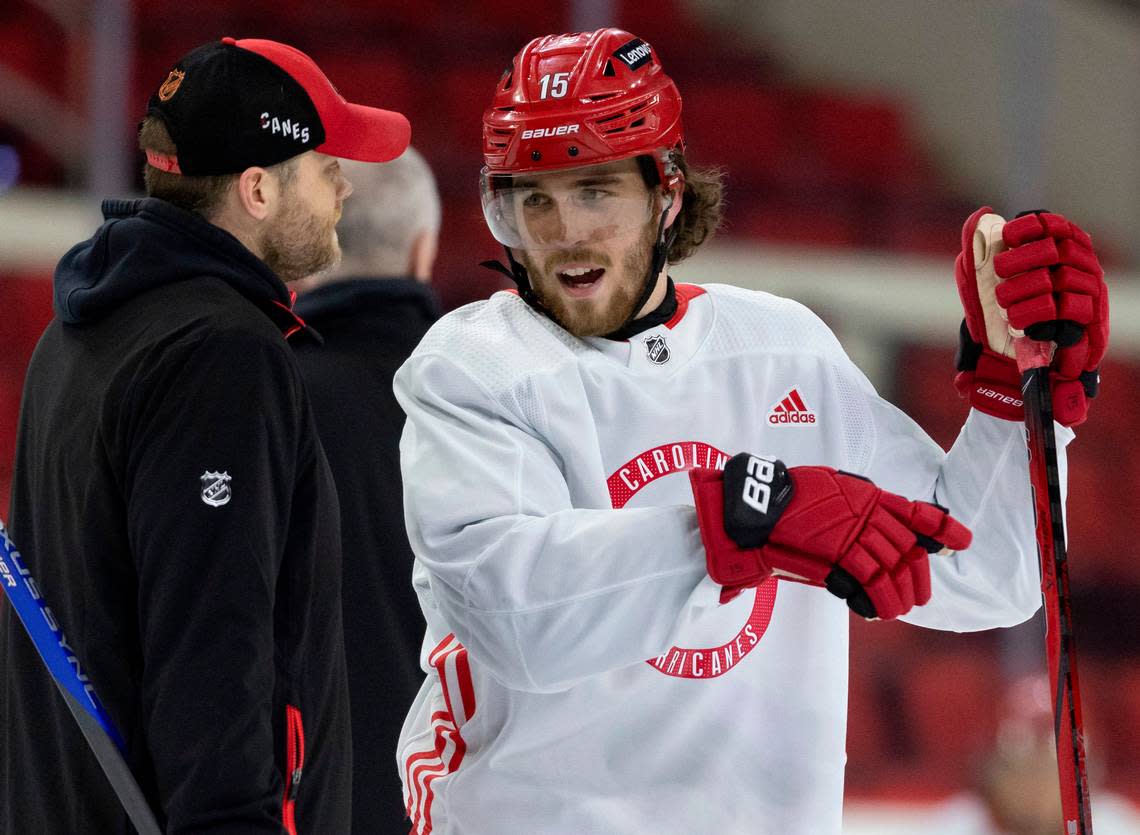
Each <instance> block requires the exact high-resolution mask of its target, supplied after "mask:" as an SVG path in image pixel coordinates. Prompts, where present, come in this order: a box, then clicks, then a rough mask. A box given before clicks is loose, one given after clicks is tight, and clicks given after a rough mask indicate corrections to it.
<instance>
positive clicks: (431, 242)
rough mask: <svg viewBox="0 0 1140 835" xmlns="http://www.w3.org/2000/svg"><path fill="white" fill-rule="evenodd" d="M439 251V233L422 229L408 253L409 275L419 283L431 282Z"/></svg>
mask: <svg viewBox="0 0 1140 835" xmlns="http://www.w3.org/2000/svg"><path fill="white" fill-rule="evenodd" d="M438 249H439V233H438V232H433V231H431V230H430V229H421V230H420V232H419V234H417V235H416V236H415V237H414V238H413V239H412V245H411V247H410V249H409V252H408V275H410V276H412V278H414V279H416V280H417V281H423V282H428V281H431V270H432V267H433V266H434V265H435V256H436V252H437V251H438Z"/></svg>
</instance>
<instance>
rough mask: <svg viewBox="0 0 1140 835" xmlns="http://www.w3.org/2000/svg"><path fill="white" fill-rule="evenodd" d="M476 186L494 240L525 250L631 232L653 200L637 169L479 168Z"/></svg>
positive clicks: (645, 218)
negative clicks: (524, 171) (522, 171)
mask: <svg viewBox="0 0 1140 835" xmlns="http://www.w3.org/2000/svg"><path fill="white" fill-rule="evenodd" d="M595 171H596V170H595ZM480 192H481V194H482V199H483V216H484V217H485V218H486V219H487V226H488V227H489V228H490V230H491V234H492V235H494V236H495V240H497V241H498V242H499V243H501V244H503V245H505V246H509V247H511V248H512V249H524V250H528V251H531V252H536V251H542V250H553V249H563V248H566V247H569V246H575V245H580V244H583V245H584V244H596V243H601V242H603V241H608V240H612V239H614V238H621V237H626V236H630V235H637V234H639V233H641V232H642V231H643V230H644V229H645V226H646V224H647V223H649V222H650V221H651V220H652V219H653V217H654V210H655V208H656V203H657V200H656V192H655V191H651V190H650V189H648V188H647V187H646V186H645V182H644V181H643V180H642V179H641V175H640V174H638V173H636V172H634V173H632V174H631V175H628V176H598V175H597V174H596V173H594V172H592V171H591V170H590V169H585V170H582V171H577V172H561V173H555V174H540V175H533V176H527V175H519V176H517V177H507V176H494V177H492V176H490V175H488V174H487V173H486V172H484V173H483V175H482V177H481V179H480Z"/></svg>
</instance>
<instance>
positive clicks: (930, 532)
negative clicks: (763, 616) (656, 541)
mask: <svg viewBox="0 0 1140 835" xmlns="http://www.w3.org/2000/svg"><path fill="white" fill-rule="evenodd" d="M689 479H690V481H691V483H692V486H693V496H694V499H695V503H696V508H697V521H698V524H699V525H700V529H701V540H702V541H703V542H704V546H705V556H706V564H707V568H708V573H709V576H710V577H712V579H713V580H715V581H716V582H717V583H720V584H721V585H722V586H724V590H723V592H722V593H721V600H722V601H727V600H731V599H732V598H733V597H735V596H736V595H737V594H739V593H740V591H741V589H744V588H750V587H752V586H756V585H759V584H760V583H762V582H763V581H764V580H766V579H767V578H768V577H770V576H773V575H775V576H777V577H783V578H785V579H789V580H795V581H797V582H802V583H807V584H809V585H814V586H821V587H823V588H826V589H827V590H828V591H830V592H831V593H832V594H834V595H836V596H837V597H839V598H841V599H843V600H844V601H846V603H847V605H848V606H849V607H850V608H851V610H852V611H854V612H855V613H856V614H859V615H862V616H863V617H865V618H882V619H883V620H888V619H892V618H897V617H899V616H900V615H903V614H906V613H907V612H908V611H909V610H910V609H911V607H913V606H921V605H922V604H923V603H926V602H927V601H928V600H929V599H930V558H929V554H930V553H933V552H936V551H941V550H942V549H944V548H950V549H953V550H960V549H963V548H967V547H969V545H970V539H971V534H970V531H969V529H967V528H966V527H965V526H964V525H962V524H961V523H960V522H958V521H957V520H956V519H954V518H953V517H951V516H950V515H949V514H948V513H947V512H946V510H945V509H943V508H941V507H939V506H937V505H934V504H930V503H929V502H912V501H909V500H908V499H904V498H903V497H902V496H898V495H895V494H894V493H888V492H887V491H885V490H881V489H879V488H878V487H876V486H875V485H874V484H872V483H871V482H870V481H869V480H868V479H865V478H863V477H862V476H855V475H851V474H849V473H844V472H841V471H839V470H834V469H832V468H830V467H792V468H791V469H789V468H787V467H785V466H784V463H783V462H782V461H779V460H774V459H767V458H761V457H758V456H755V455H749V454H748V453H741V454H740V455H736V456H734V457H733V458H732V459H731V460H730V461H729V462H728V464H727V466H726V467H725V469H724V472H723V473H721V472H718V471H717V470H711V469H695V470H690V472H689Z"/></svg>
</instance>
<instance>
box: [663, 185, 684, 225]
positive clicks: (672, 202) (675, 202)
mask: <svg viewBox="0 0 1140 835" xmlns="http://www.w3.org/2000/svg"><path fill="white" fill-rule="evenodd" d="M663 199H664V204H663V205H665V207H666V208H665V228H666V229H669V228H670V227H671V226H672V225H673V222H674V221H675V220H676V219H677V215H679V214H681V206H682V205H684V202H685V184H684V183H683V182H681V183H678V184H677V185H675V186H674V187H673V188H671V189H668V190H666V191H665V192H664V197H663Z"/></svg>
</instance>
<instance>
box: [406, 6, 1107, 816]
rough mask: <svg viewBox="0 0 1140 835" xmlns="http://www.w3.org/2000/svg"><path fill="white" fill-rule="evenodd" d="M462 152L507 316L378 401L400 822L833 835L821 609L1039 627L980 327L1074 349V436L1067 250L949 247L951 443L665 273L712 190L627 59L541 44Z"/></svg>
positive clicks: (1013, 476)
mask: <svg viewBox="0 0 1140 835" xmlns="http://www.w3.org/2000/svg"><path fill="white" fill-rule="evenodd" d="M483 129H484V159H485V162H486V167H485V168H484V170H483V175H482V199H483V208H484V214H485V216H486V219H487V223H488V225H489V227H490V230H491V232H492V233H493V234H494V236H495V237H496V238H497V239H498V240H499V241H500V242H501V243H503V244H504V245H505V247H506V251H507V259H508V262H509V264H510V267H509V269H508V268H505V267H504V269H507V270H508V272H509V273H510V274H511V275H512V276H513V277H514V278H515V280H516V281H517V283H518V292H517V293H513V292H503V293H497V294H495V295H494V296H493V297H492V298H491V299H489V300H487V301H483V302H479V303H476V304H473V305H469V306H467V307H464V308H462V309H460V310H457V311H455V312H453V313H451V314H450V315H448V316H446V317H444V318H443V319H442V320H441V321H440V322H439V323H438V324H437V325H436V326H435V327H434V328H433V329H432V330H431V331H430V332H429V333H428V335H427V336H426V337H425V339H424V340H423V342H422V343H421V344H420V346H419V348H418V349H417V350H416V352H415V353H414V354H413V356H412V357H411V358H410V359H409V360H408V361H407V363H406V364H405V365H404V366H403V368H402V369H401V370H400V372H399V373H398V374H397V377H396V383H395V385H396V391H397V395H398V397H399V399H400V402H401V404H402V405H403V407H404V409H405V411H406V412H407V415H408V421H407V424H406V427H405V431H404V436H403V439H402V445H401V453H402V469H403V474H404V484H405V507H406V517H407V522H408V526H409V536H410V540H411V543H412V547H413V550H414V552H415V554H416V558H417V560H416V568H415V573H414V583H415V587H416V590H417V592H418V594H419V598H420V603H421V606H422V608H423V611H424V615H425V617H426V620H427V624H428V626H427V636H426V640H425V644H424V649H423V658H422V661H423V666H424V669H425V671H426V672H427V673H428V679H427V681H426V682H425V684H424V686H423V688H422V689H421V691H420V693H419V695H418V697H417V699H416V702H415V704H414V705H413V707H412V709H411V712H410V714H409V716H408V718H407V721H406V722H405V725H404V730H403V733H402V736H401V742H400V748H399V751H398V764H399V768H400V772H401V775H402V779H403V781H404V792H405V798H406V801H407V811H408V814H409V816H410V817H411V819H412V822H413V831H414V832H417V833H428V832H434V833H441V834H442V833H492V832H494V833H508V832H510V833H514V832H542V833H567V834H568V835H569V833H574V835H578V834H579V833H585V832H589V833H612V834H613V835H617V834H618V833H621V834H622V835H628V833H642V832H646V833H647V832H653V833H677V835H682V833H683V834H684V835H691V833H697V832H729V833H750V835H751V834H753V833H772V834H773V835H775V834H776V833H779V835H796V834H797V833H804V834H805V835H806V833H813V835H818V834H819V833H838V832H839V831H840V816H841V807H842V794H843V768H844V759H845V755H844V736H845V720H846V698H847V657H848V651H847V650H848V625H847V624H848V611H847V607H846V606H844V603H843V601H846V602H847V604H848V606H850V608H851V609H853V610H854V611H855V612H857V613H858V614H860V615H862V616H864V617H878V618H884V619H886V618H895V617H901V618H903V619H905V620H907V621H909V622H911V623H915V624H920V625H923V626H928V627H933V628H937V629H947V630H956V631H966V630H977V629H988V628H992V627H998V626H1009V625H1012V624H1016V623H1019V622H1021V621H1023V620H1025V619H1026V618H1028V617H1029V616H1030V615H1031V614H1032V613H1033V612H1034V611H1035V610H1036V608H1037V606H1038V605H1039V592H1038V580H1037V567H1036V556H1035V551H1036V548H1035V541H1034V531H1033V519H1032V510H1031V504H1030V495H1029V479H1028V475H1027V470H1026V455H1025V446H1024V440H1023V436H1022V428H1021V426H1020V425H1019V420H1020V419H1021V407H1020V402H1019V401H1018V400H1017V395H1018V380H1019V375H1018V372H1017V367H1016V364H1015V362H1014V361H1013V360H1012V359H1011V358H1010V356H1009V355H1010V353H1012V347H1011V346H1012V341H1011V339H1010V338H1009V327H1008V326H1007V325H1006V323H1005V322H1004V321H1003V320H1002V318H1001V317H1002V315H1003V313H1002V311H1003V310H1004V311H1006V313H1005V314H1004V315H1008V317H1009V322H1010V324H1012V325H1013V326H1014V327H1018V328H1027V327H1028V328H1030V329H1031V331H1032V332H1034V333H1035V334H1036V335H1038V336H1040V337H1042V338H1047V337H1052V336H1056V337H1057V338H1058V339H1059V340H1060V341H1062V342H1064V343H1065V344H1066V347H1064V348H1061V349H1059V350H1058V352H1057V361H1056V363H1055V368H1056V370H1055V385H1056V388H1057V390H1058V392H1059V400H1058V407H1057V408H1058V415H1059V416H1060V417H1061V418H1062V420H1063V422H1065V423H1076V422H1079V421H1080V420H1081V419H1082V418H1083V416H1084V412H1085V409H1086V408H1087V402H1086V389H1087V390H1088V391H1089V392H1091V391H1092V389H1093V382H1094V380H1095V368H1096V366H1097V364H1098V363H1099V359H1100V355H1101V354H1103V351H1104V339H1105V337H1106V335H1107V296H1106V295H1105V292H1104V285H1103V281H1102V279H1101V275H1100V269H1099V267H1098V266H1097V264H1096V259H1095V256H1094V255H1093V254H1092V250H1091V248H1090V245H1089V241H1088V237H1087V236H1086V235H1084V233H1083V232H1080V230H1078V229H1077V228H1076V227H1075V226H1073V225H1072V224H1070V223H1069V222H1068V221H1066V220H1064V218H1061V217H1059V216H1056V215H1049V214H1036V215H1030V216H1027V217H1025V218H1021V219H1019V220H1016V221H1013V222H1010V223H1009V224H1007V225H1005V227H1004V230H1003V229H1002V226H1001V221H1000V219H999V218H997V217H996V216H994V215H990V214H989V213H987V212H983V211H979V212H978V213H976V214H975V215H974V216H973V217H971V218H970V220H969V221H968V222H967V225H966V229H965V230H964V233H963V240H964V248H963V252H962V255H961V257H960V259H959V264H958V280H959V287H960V291H961V293H962V297H963V301H964V303H965V307H966V326H967V328H966V330H964V331H963V345H964V348H965V349H966V350H965V351H964V352H963V357H962V360H961V362H960V368H959V371H960V373H959V377H958V382H959V385H960V387H961V388H962V390H963V391H964V392H966V393H967V394H968V395H969V397H970V400H971V403H972V404H973V405H974V407H975V408H974V409H973V410H972V411H971V413H970V415H969V417H968V419H967V421H966V423H965V426H964V427H963V429H962V433H961V435H960V437H959V438H958V440H957V441H956V443H955V444H954V446H953V448H952V449H951V450H950V451H949V453H946V452H944V451H942V450H941V449H940V448H939V447H938V446H937V445H935V444H934V443H933V442H932V441H931V440H930V439H929V438H928V437H927V436H926V435H925V434H924V433H923V432H922V431H921V429H919V427H918V426H916V425H915V424H914V423H913V422H912V421H911V420H910V419H909V418H907V416H906V415H904V414H903V413H902V412H900V411H899V410H898V409H896V408H895V407H893V406H892V405H891V404H889V403H887V402H886V401H884V400H883V399H882V398H880V397H879V396H878V395H877V394H876V393H875V391H874V389H873V388H872V387H871V385H870V383H869V382H868V381H867V379H866V378H865V377H864V376H863V374H861V373H860V372H859V370H858V369H857V368H856V367H855V366H854V365H853V364H852V362H851V361H850V359H848V357H847V356H846V355H845V354H844V352H843V349H842V348H841V347H840V345H839V343H838V341H837V340H836V339H835V337H834V336H833V335H832V333H831V332H830V331H829V330H828V329H827V327H826V326H825V325H824V324H823V323H822V322H821V321H820V320H819V319H818V318H817V317H816V316H815V315H813V314H812V313H811V312H810V311H809V310H807V309H806V308H804V307H803V306H802V305H799V304H797V303H795V302H792V301H789V300H787V299H781V298H776V297H774V296H771V295H768V294H766V293H758V292H749V291H744V290H741V289H737V288H733V287H728V286H718V285H706V286H686V285H674V284H673V283H672V282H671V281H670V279H669V278H668V264H669V263H675V262H676V261H678V260H680V259H681V258H683V257H685V256H686V255H688V254H689V253H690V252H692V250H693V249H694V248H695V247H696V246H697V245H698V244H699V243H700V241H701V240H702V239H703V238H704V237H705V236H706V235H707V234H708V233H709V232H710V231H711V230H712V229H713V228H715V226H716V222H717V219H718V216H719V215H718V212H719V208H718V207H719V185H718V183H717V182H716V181H715V179H710V178H709V177H708V176H706V175H704V174H701V173H700V172H697V171H694V170H690V168H689V166H688V164H687V163H686V161H685V158H684V141H683V136H682V129H681V102H680V96H679V94H678V92H677V89H676V87H675V86H674V84H673V83H672V82H671V81H670V80H669V78H668V77H667V76H666V75H665V74H664V72H663V70H662V68H661V65H660V63H659V62H658V58H657V55H656V53H655V52H654V51H653V49H652V47H651V46H650V45H649V44H647V43H644V42H643V41H641V40H639V39H637V38H636V37H634V36H633V35H631V34H629V33H627V32H622V31H619V30H615V29H606V30H600V31H597V32H593V33H585V34H574V35H562V36H551V37H545V38H539V39H536V40H534V41H532V42H531V43H529V44H528V45H527V46H526V47H525V48H524V49H523V50H522V51H521V52H520V53H519V54H518V55H517V56H516V57H515V59H514V62H513V64H512V65H511V67H510V68H509V69H508V70H507V71H506V73H504V75H503V76H502V78H500V79H499V82H498V84H497V87H496V88H495V98H494V100H493V102H492V105H491V107H490V108H489V109H488V110H487V111H486V114H485V116H484V125H483ZM1003 231H1004V240H1003V237H1002V232H1003ZM975 238H977V241H978V247H977V250H976V251H975V248H974V242H975ZM1007 246H1008V247H1009V248H1010V250H1009V252H1001V254H1000V255H996V254H997V253H999V252H1000V251H1001V250H1002V249H1003V248H1005V247H1007ZM995 255H996V257H994V256H995ZM995 264H996V265H997V266H996V268H997V269H998V270H1000V271H1001V272H1002V273H1004V274H1005V275H1006V276H1013V277H1012V278H1011V280H1010V281H1008V282H1006V283H1003V284H1001V285H1000V286H999V287H997V291H996V292H995V286H996V285H997V279H996V276H995V274H994V269H995ZM1057 265H1067V266H1060V267H1058V266H1057ZM1058 305H1059V306H1060V309H1059V310H1058ZM1060 320H1067V321H1066V323H1065V324H1057V323H1058V322H1059V321H1060ZM991 328H992V329H991ZM1046 331H1048V333H1046ZM1082 373H1083V376H1082ZM1061 401H1063V403H1062V402H1061ZM1059 437H1060V438H1061V440H1062V442H1063V443H1067V442H1068V441H1069V440H1070V439H1071V437H1072V433H1071V431H1070V430H1068V429H1061V430H1060V431H1059ZM742 450H748V451H751V452H754V453H756V455H749V454H747V453H742V454H740V455H735V457H734V454H737V453H741V451H742ZM1061 460H1062V462H1063V461H1064V454H1063V451H1062V453H1061ZM726 465H727V469H725V468H726ZM722 470H723V471H724V472H723V473H722V472H721V471H722ZM888 491H889V492H888ZM904 497H905V498H904ZM694 503H695V507H694ZM945 508H949V513H948V512H947V511H946V510H945ZM950 513H952V514H953V516H951V515H950ZM958 520H962V521H961V522H959V521H958ZM963 522H964V523H966V524H968V525H969V528H970V529H971V530H972V532H973V542H972V545H971V533H970V530H967V529H966V527H965V525H964V524H963ZM967 546H968V547H967ZM943 549H949V550H956V551H957V553H954V554H943V555H935V556H929V554H930V553H931V552H935V551H940V550H943ZM820 586H823V587H826V589H827V591H824V590H823V589H821V588H820ZM828 591H830V592H831V593H830V594H829V593H828Z"/></svg>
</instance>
